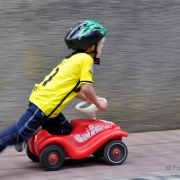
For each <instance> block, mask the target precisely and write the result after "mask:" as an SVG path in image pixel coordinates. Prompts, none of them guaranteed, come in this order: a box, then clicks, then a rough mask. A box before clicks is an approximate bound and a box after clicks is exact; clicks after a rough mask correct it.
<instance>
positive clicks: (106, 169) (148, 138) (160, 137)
mask: <svg viewBox="0 0 180 180" xmlns="http://www.w3.org/2000/svg"><path fill="white" fill-rule="evenodd" d="M179 135H180V130H172V131H157V132H144V133H132V134H129V137H127V138H124V139H123V140H124V143H125V144H126V145H127V147H128V157H127V159H126V161H125V162H124V163H123V164H122V165H118V166H110V165H107V164H106V162H105V160H104V158H95V157H94V156H90V157H87V158H85V159H80V160H72V159H66V160H65V163H64V165H63V167H62V168H61V170H59V171H53V172H52V171H51V172H49V171H45V170H44V169H43V168H42V167H41V165H40V163H35V162H32V161H31V160H30V159H29V158H28V157H27V156H26V154H25V152H21V153H18V152H16V151H15V150H14V148H13V147H8V148H7V149H6V150H5V151H3V152H2V153H1V154H0V180H24V179H25V180H34V179H39V180H41V179H43V180H60V179H63V180H69V179H72V180H96V179H99V180H118V179H126V180H127V179H128V180H148V179H154V180H176V179H180V151H179V147H180V140H179Z"/></svg>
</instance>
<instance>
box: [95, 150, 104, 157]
mask: <svg viewBox="0 0 180 180" xmlns="http://www.w3.org/2000/svg"><path fill="white" fill-rule="evenodd" d="M93 155H94V156H95V157H103V149H102V148H99V149H98V150H96V151H95V152H94V153H93Z"/></svg>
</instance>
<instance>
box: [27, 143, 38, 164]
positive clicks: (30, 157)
mask: <svg viewBox="0 0 180 180" xmlns="http://www.w3.org/2000/svg"><path fill="white" fill-rule="evenodd" d="M26 155H27V156H28V157H29V159H31V160H32V161H34V162H39V157H38V156H36V155H34V154H33V153H32V152H31V151H30V149H29V146H28V144H27V145H26Z"/></svg>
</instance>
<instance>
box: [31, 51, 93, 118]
mask: <svg viewBox="0 0 180 180" xmlns="http://www.w3.org/2000/svg"><path fill="white" fill-rule="evenodd" d="M93 67H94V60H93V58H92V57H91V56H90V55H88V54H86V53H78V54H75V55H72V56H71V57H70V58H65V59H64V60H63V61H62V62H61V63H60V64H59V65H58V66H57V67H56V68H54V69H53V70H52V72H51V73H50V74H49V75H48V76H46V77H45V78H44V80H43V81H42V82H41V83H40V84H35V87H34V89H33V90H32V93H31V95H30V98H29V101H30V102H32V103H34V104H35V105H36V106H37V107H39V108H40V109H41V111H42V112H43V113H44V114H45V115H46V116H47V117H49V118H54V117H56V116H57V115H58V114H59V113H60V112H61V111H62V109H63V108H64V106H65V105H66V104H67V103H68V102H69V101H70V100H71V99H72V98H74V97H75V96H76V95H77V94H78V93H79V92H80V90H81V84H82V83H87V84H92V82H93V79H92V77H93Z"/></svg>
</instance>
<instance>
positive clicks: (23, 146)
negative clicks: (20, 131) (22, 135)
mask: <svg viewBox="0 0 180 180" xmlns="http://www.w3.org/2000/svg"><path fill="white" fill-rule="evenodd" d="M26 144H27V142H26V141H24V142H22V143H19V144H16V145H14V148H15V149H16V151H17V152H22V151H23V150H24V149H25V147H26Z"/></svg>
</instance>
